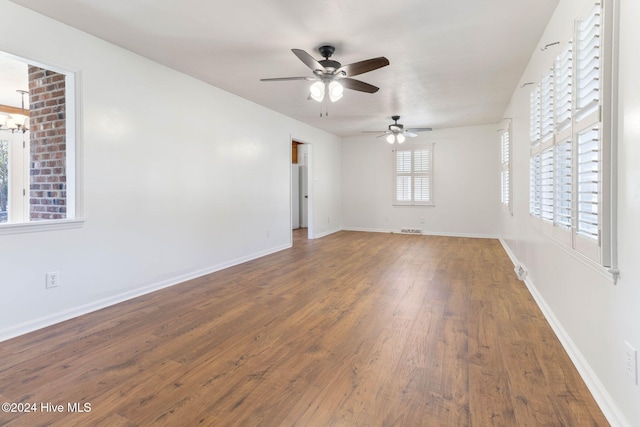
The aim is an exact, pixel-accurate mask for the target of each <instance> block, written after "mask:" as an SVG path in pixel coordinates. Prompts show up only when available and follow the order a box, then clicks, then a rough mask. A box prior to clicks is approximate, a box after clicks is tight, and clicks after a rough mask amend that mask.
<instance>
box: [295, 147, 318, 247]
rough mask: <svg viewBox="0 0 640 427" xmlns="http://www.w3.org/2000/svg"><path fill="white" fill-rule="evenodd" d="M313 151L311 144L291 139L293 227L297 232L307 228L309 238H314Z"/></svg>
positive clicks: (302, 231) (299, 232) (300, 232)
mask: <svg viewBox="0 0 640 427" xmlns="http://www.w3.org/2000/svg"><path fill="white" fill-rule="evenodd" d="M311 153H312V150H311V144H309V143H305V142H302V141H300V140H296V139H292V140H291V229H292V231H293V230H298V232H297V233H296V234H302V233H304V230H305V229H306V237H307V238H308V239H313V220H312V217H313V215H312V212H313V209H312V201H313V199H312V194H311V185H310V183H311V182H312V181H311ZM292 236H293V234H292ZM292 242H293V240H292Z"/></svg>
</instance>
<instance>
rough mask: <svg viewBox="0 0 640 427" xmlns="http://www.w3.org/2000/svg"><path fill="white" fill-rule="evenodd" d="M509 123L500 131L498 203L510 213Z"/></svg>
mask: <svg viewBox="0 0 640 427" xmlns="http://www.w3.org/2000/svg"><path fill="white" fill-rule="evenodd" d="M509 126H510V123H507V124H506V125H505V127H506V129H501V130H500V152H501V159H500V163H501V170H500V201H501V203H502V205H503V206H504V207H505V208H506V209H507V211H508V212H509V213H511V142H510V140H511V132H510V127H509Z"/></svg>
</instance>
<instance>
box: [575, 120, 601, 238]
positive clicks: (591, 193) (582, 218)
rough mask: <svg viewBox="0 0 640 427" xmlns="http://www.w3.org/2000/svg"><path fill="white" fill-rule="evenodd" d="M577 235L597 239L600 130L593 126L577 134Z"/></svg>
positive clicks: (598, 223) (598, 222)
mask: <svg viewBox="0 0 640 427" xmlns="http://www.w3.org/2000/svg"><path fill="white" fill-rule="evenodd" d="M577 157H578V162H577V164H578V170H577V178H578V192H577V196H578V210H577V213H578V220H577V232H578V234H580V235H582V236H585V237H588V238H591V239H594V240H597V239H598V237H599V225H600V221H599V209H598V206H599V193H600V164H599V163H600V160H599V159H600V130H599V129H598V127H597V126H594V127H592V128H590V129H587V130H586V131H584V132H582V133H580V134H578V153H577Z"/></svg>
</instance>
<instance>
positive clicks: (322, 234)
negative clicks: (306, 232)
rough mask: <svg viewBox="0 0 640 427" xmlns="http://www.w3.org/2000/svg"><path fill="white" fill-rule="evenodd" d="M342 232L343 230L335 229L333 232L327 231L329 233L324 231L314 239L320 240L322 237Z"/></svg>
mask: <svg viewBox="0 0 640 427" xmlns="http://www.w3.org/2000/svg"><path fill="white" fill-rule="evenodd" d="M340 230H341V229H340V228H333V229H331V230H327V231H323V232H322V233H318V234H316V235H315V236H313V238H314V239H319V238H321V237H325V236H328V235H329V234H333V233H337V232H338V231H340Z"/></svg>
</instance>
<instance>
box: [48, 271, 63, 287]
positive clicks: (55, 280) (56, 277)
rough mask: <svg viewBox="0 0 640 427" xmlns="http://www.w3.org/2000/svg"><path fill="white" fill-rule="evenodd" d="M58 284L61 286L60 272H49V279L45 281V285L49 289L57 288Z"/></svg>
mask: <svg viewBox="0 0 640 427" xmlns="http://www.w3.org/2000/svg"><path fill="white" fill-rule="evenodd" d="M58 286H60V272H59V271H52V272H50V273H47V280H46V283H45V287H46V288H47V289H49V288H57V287H58Z"/></svg>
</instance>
